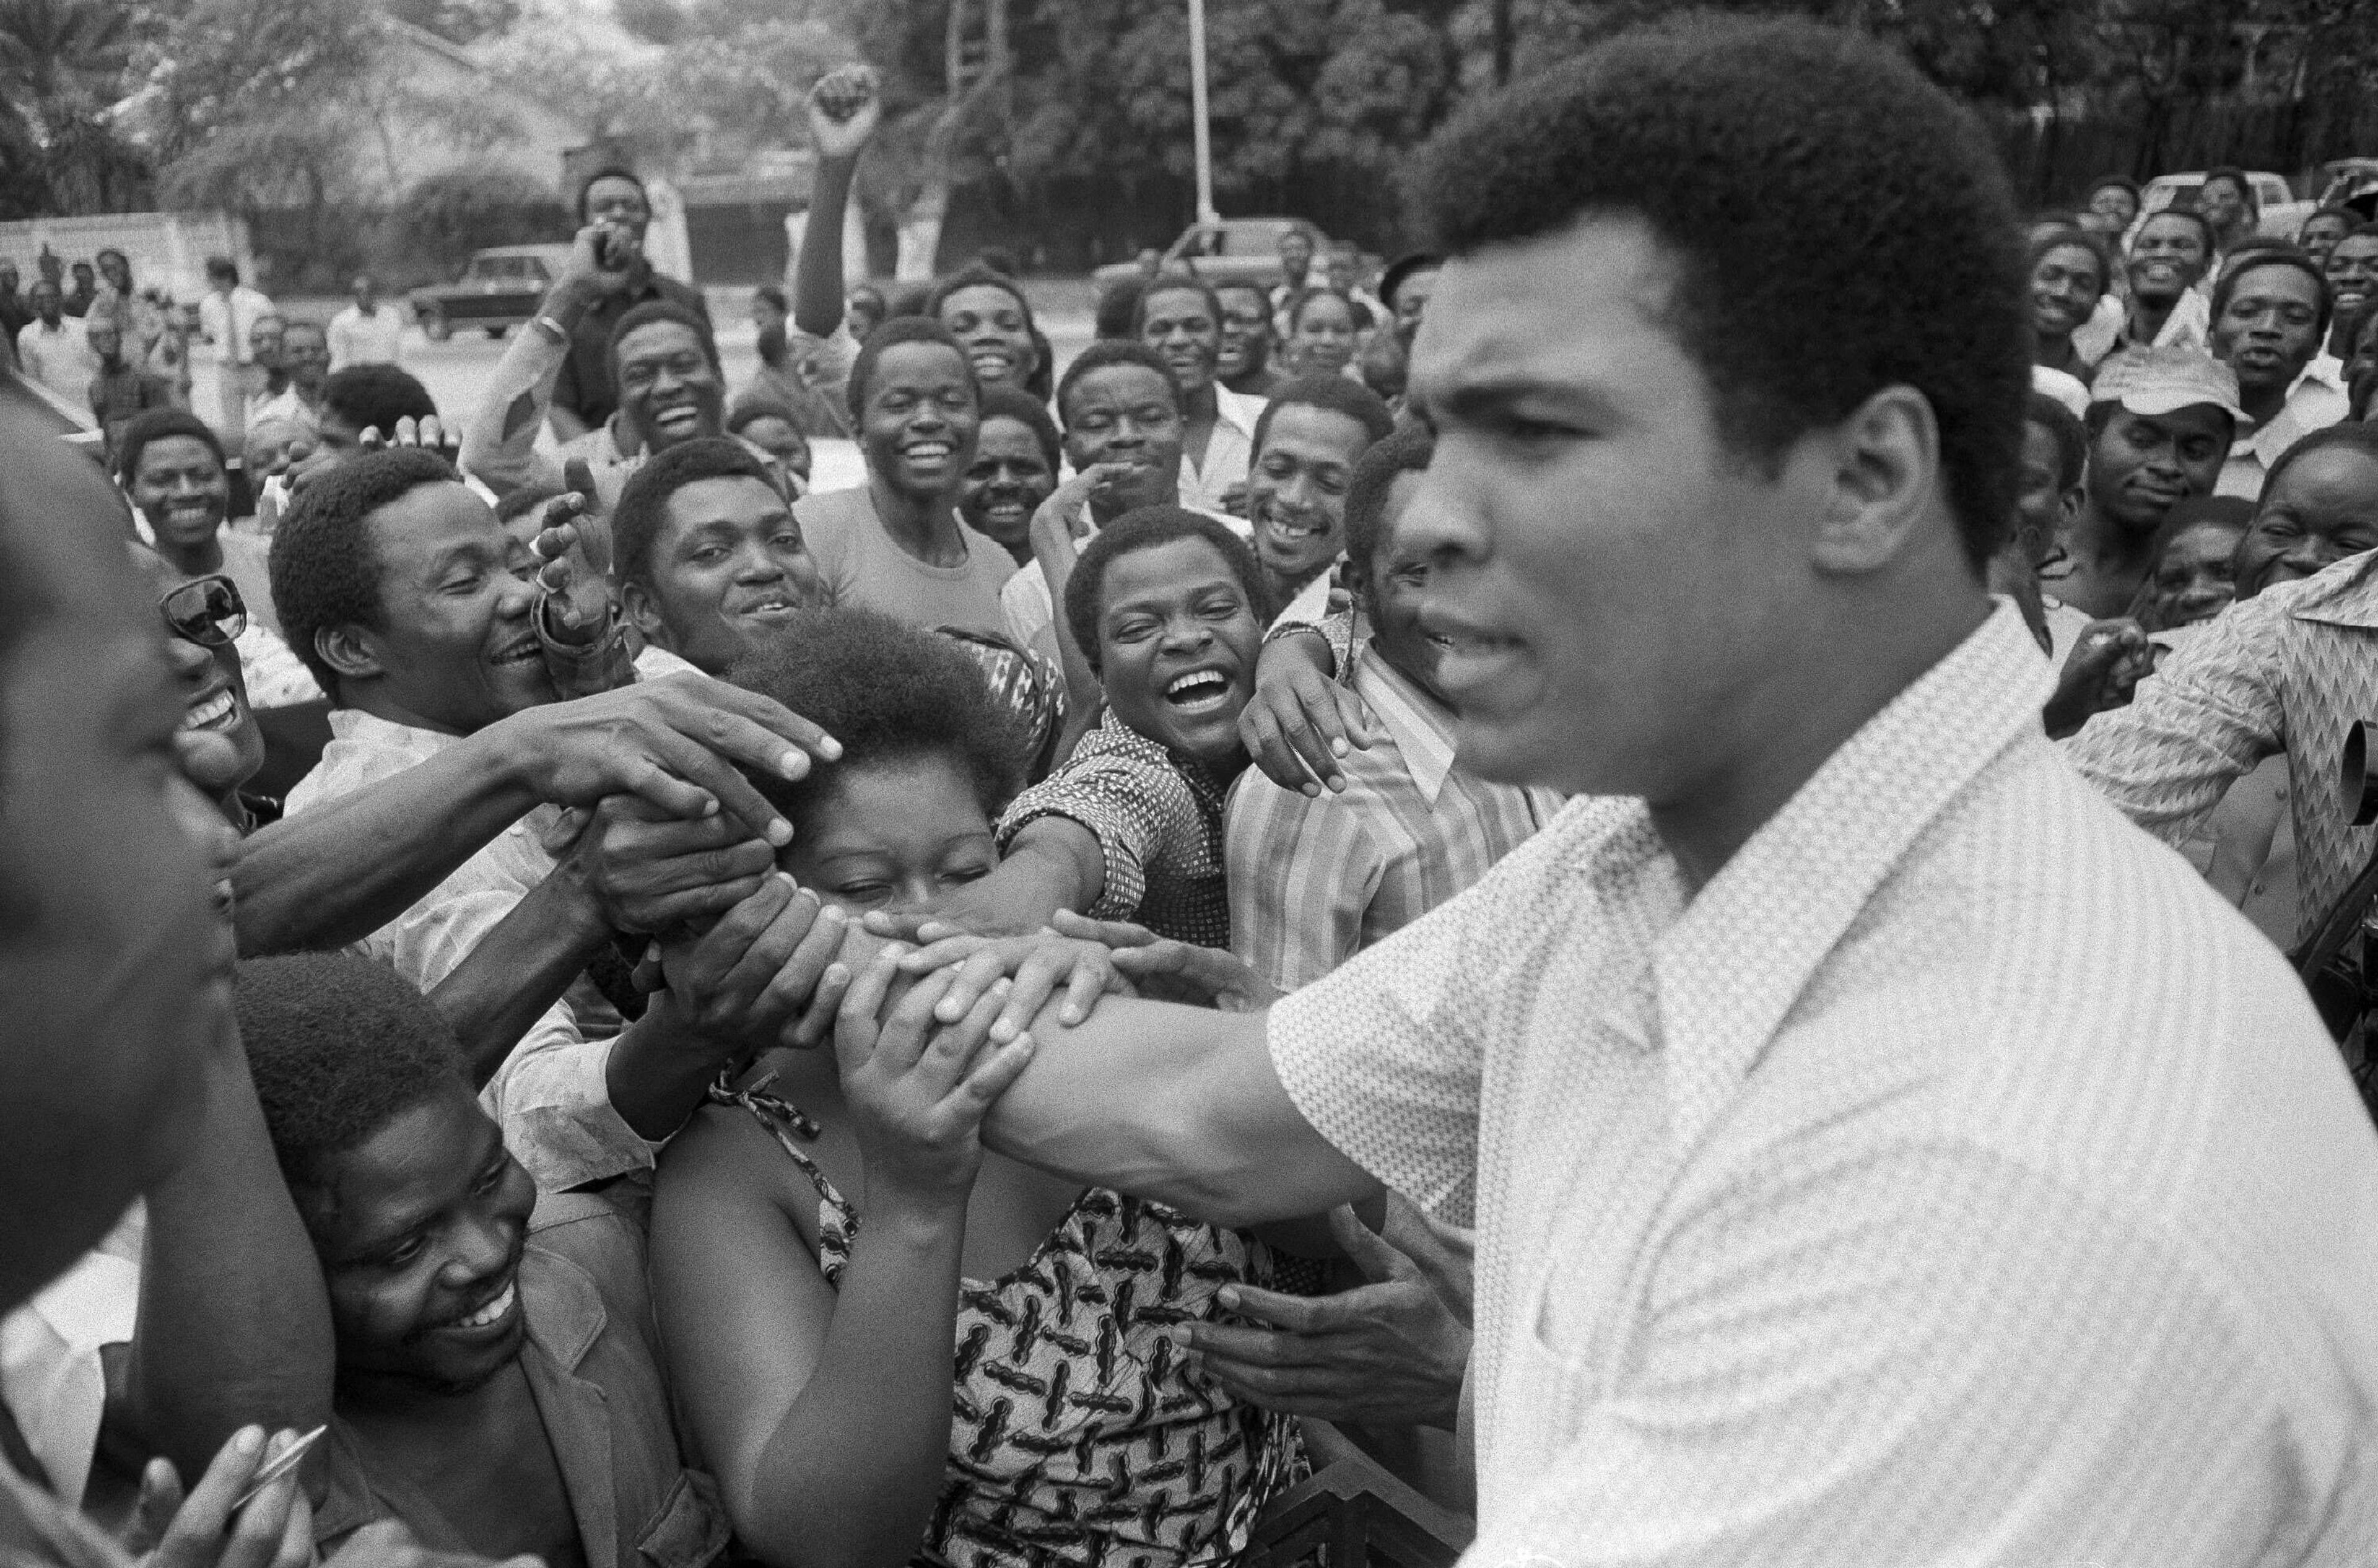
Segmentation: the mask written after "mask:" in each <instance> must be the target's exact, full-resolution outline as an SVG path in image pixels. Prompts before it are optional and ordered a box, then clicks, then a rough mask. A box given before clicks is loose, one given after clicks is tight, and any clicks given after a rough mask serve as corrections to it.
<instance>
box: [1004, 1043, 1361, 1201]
mask: <svg viewBox="0 0 2378 1568" xmlns="http://www.w3.org/2000/svg"><path fill="white" fill-rule="evenodd" d="M1062 1005H1063V999H1062V998H1060V999H1051V1002H1050V1003H1049V1005H1048V1006H1047V1007H1045V1008H1043V1009H1042V1010H1041V1012H1040V1015H1039V1017H1038V1018H1036V1019H1035V1020H1034V1021H1033V1023H1032V1037H1033V1039H1034V1040H1035V1041H1036V1042H1037V1043H1038V1047H1039V1048H1038V1049H1037V1050H1036V1051H1035V1052H1034V1054H1033V1059H1032V1064H1031V1065H1030V1066H1029V1067H1027V1068H1026V1069H1025V1070H1024V1075H1023V1076H1022V1077H1021V1078H1019V1079H1017V1080H1016V1082H1015V1086H1014V1087H1013V1088H1011V1089H1009V1090H1008V1091H1007V1093H1006V1094H1005V1095H1002V1096H1001V1097H1000V1099H999V1100H998V1102H997V1103H996V1104H994V1105H993V1106H992V1107H991V1111H990V1113H989V1114H988V1115H987V1116H986V1117H985V1118H984V1119H983V1124H982V1136H983V1143H985V1144H986V1145H987V1146H989V1147H991V1148H993V1149H996V1150H998V1151H999V1152H1000V1153H1001V1154H1003V1155H1008V1156H1009V1157H1011V1158H1013V1159H1017V1160H1022V1161H1023V1162H1025V1163H1026V1164H1027V1165H1033V1166H1038V1167H1040V1168H1041V1169H1043V1170H1049V1171H1053V1172H1055V1173H1057V1174H1058V1175H1061V1176H1063V1177H1066V1178H1068V1179H1073V1180H1076V1181H1080V1182H1082V1183H1084V1184H1085V1185H1087V1186H1098V1187H1111V1188H1114V1189H1116V1190H1117V1191H1123V1192H1128V1193H1132V1194H1134V1195H1135V1196H1137V1197H1143V1198H1153V1199H1156V1200H1157V1201H1159V1202H1160V1203H1170V1204H1171V1205H1172V1206H1173V1207H1174V1208H1177V1209H1180V1210H1182V1211H1183V1212H1184V1213H1186V1214H1190V1215H1195V1216H1196V1217H1198V1218H1200V1219H1204V1220H1207V1221H1210V1222H1211V1223H1213V1224H1216V1225H1222V1226H1230V1227H1239V1228H1243V1227H1248V1226H1253V1225H1259V1224H1262V1223H1264V1222H1266V1221H1268V1220H1279V1219H1289V1218H1292V1217H1294V1216H1297V1215H1311V1214H1318V1213H1321V1212H1323V1211H1325V1210H1327V1209H1332V1208H1335V1207H1336V1206H1337V1205H1339V1203H1352V1202H1354V1201H1356V1200H1357V1199H1361V1198H1364V1197H1367V1196H1369V1195H1370V1194H1371V1193H1372V1192H1374V1191H1375V1190H1376V1189H1377V1185H1378V1184H1377V1182H1375V1180H1373V1179H1371V1178H1370V1177H1368V1176H1367V1175H1365V1174H1364V1173H1363V1170H1362V1169H1361V1167H1358V1166H1356V1165H1355V1164H1354V1163H1353V1162H1352V1161H1351V1160H1349V1159H1348V1158H1347V1157H1346V1156H1345V1155H1342V1154H1340V1153H1339V1152H1338V1151H1337V1150H1336V1149H1335V1148H1333V1147H1331V1146H1330V1145H1329V1143H1327V1141H1326V1140H1325V1139H1323V1138H1322V1137H1321V1135H1320V1134H1319V1133H1318V1132H1316V1131H1314V1130H1313V1127H1312V1125H1311V1124H1310V1123H1308V1122H1307V1121H1306V1120H1305V1119H1304V1118H1303V1115H1302V1114H1300V1113H1299V1112H1298V1110H1297V1109H1296V1106H1295V1103H1294V1102H1293V1101H1291V1099H1290V1098H1289V1097H1288V1091H1287V1090H1286V1089H1285V1088H1284V1087H1283V1086H1282V1085H1281V1083H1280V1082H1279V1077H1278V1075H1277V1074H1276V1073H1275V1072H1274V1071H1273V1070H1272V1065H1271V1055H1270V1051H1269V1049H1268V1048H1267V1046H1266V1043H1265V1033H1264V1032H1265V1026H1266V1020H1267V1017H1268V1016H1269V1015H1268V1013H1267V1012H1217V1011H1210V1010H1207V1009H1205V1008H1195V1007H1182V1006H1178V1005H1176V1004H1174V1003H1171V1002H1157V1001H1138V1000H1133V999H1118V998H1114V997H1109V998H1106V999H1103V1000H1101V1001H1100V1002H1099V1005H1098V1007H1097V1009H1096V1010H1095V1011H1092V1012H1091V1014H1090V1016H1089V1017H1088V1018H1087V1019H1086V1020H1085V1021H1083V1022H1082V1023H1078V1024H1075V1025H1072V1026H1070V1027H1068V1026H1066V1025H1064V1024H1063V1023H1059V1022H1058V1012H1059V1010H1060V1008H1061V1007H1062Z"/></svg>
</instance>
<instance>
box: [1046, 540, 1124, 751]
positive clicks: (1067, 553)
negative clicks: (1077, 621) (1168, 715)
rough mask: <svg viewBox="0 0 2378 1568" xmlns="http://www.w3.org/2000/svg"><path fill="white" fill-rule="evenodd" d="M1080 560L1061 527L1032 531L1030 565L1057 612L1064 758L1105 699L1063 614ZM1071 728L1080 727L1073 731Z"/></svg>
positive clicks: (1078, 740)
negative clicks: (1062, 679)
mask: <svg viewBox="0 0 2378 1568" xmlns="http://www.w3.org/2000/svg"><path fill="white" fill-rule="evenodd" d="M1079 558H1080V557H1079V555H1078V553H1077V552H1076V551H1075V548H1074V536H1073V533H1072V531H1071V530H1070V529H1067V528H1064V527H1063V526H1062V525H1061V526H1060V527H1059V528H1057V529H1053V530H1051V529H1044V528H1035V529H1034V530H1033V531H1032V561H1033V565H1034V566H1035V567H1036V568H1037V569H1039V573H1040V576H1041V579H1042V581H1045V582H1047V583H1048V585H1049V603H1050V604H1053V605H1055V606H1056V608H1057V618H1056V624H1055V630H1056V633H1057V659H1058V664H1059V667H1060V669H1061V670H1062V671H1063V675H1064V677H1065V710H1066V719H1067V723H1068V725H1069V734H1068V736H1067V739H1066V741H1065V745H1064V748H1063V755H1064V756H1066V757H1070V756H1072V755H1073V754H1074V748H1075V746H1077V745H1079V744H1080V743H1081V738H1082V736H1084V735H1087V733H1088V732H1089V725H1090V724H1092V723H1094V722H1096V721H1095V715H1096V714H1097V712H1098V711H1099V704H1100V703H1101V702H1103V701H1104V700H1105V699H1106V690H1105V688H1103V687H1102V686H1100V685H1099V677H1098V672H1097V671H1095V670H1093V669H1091V668H1090V661H1089V659H1088V657H1087V655H1086V654H1084V653H1083V652H1082V645H1081V643H1080V641H1079V640H1077V639H1075V636H1074V628H1073V625H1072V621H1071V618H1070V617H1069V616H1066V615H1065V613H1064V607H1065V587H1066V584H1068V583H1070V582H1071V581H1073V580H1074V567H1075V563H1076V562H1077V561H1078V560H1079ZM1071 726H1079V727H1078V729H1072V728H1071Z"/></svg>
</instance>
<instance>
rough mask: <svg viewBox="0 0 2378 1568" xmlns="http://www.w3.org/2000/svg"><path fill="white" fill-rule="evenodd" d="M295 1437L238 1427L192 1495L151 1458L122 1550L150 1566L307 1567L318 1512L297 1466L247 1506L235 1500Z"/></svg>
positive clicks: (168, 1466)
mask: <svg viewBox="0 0 2378 1568" xmlns="http://www.w3.org/2000/svg"><path fill="white" fill-rule="evenodd" d="M295 1441H296V1434H295V1433H294V1432H286V1431H282V1432H275V1433H273V1434H271V1436H270V1438H269V1439H268V1438H267V1437H266V1435H265V1431H264V1429H263V1428H261V1427H243V1428H241V1429H240V1430H238V1431H236V1432H234V1433H233V1434H232V1437H231V1441H230V1442H226V1443H224V1444H223V1445H222V1448H221V1449H219V1450H217V1451H216V1453H215V1456H214V1460H213V1462H212V1463H211V1464H210V1465H209V1466H207V1473H206V1474H205V1475H203V1476H201V1477H199V1478H198V1486H197V1488H196V1489H195V1490H192V1491H191V1492H189V1494H188V1495H187V1496H185V1495H184V1494H183V1491H182V1478H181V1476H180V1475H179V1474H178V1473H177V1472H176V1471H175V1470H174V1465H173V1461H171V1460H169V1459H151V1460H150V1462H149V1466H148V1468H147V1469H145V1470H143V1471H142V1472H141V1473H140V1497H139V1501H138V1503H137V1504H136V1505H135V1507H134V1510H133V1515H132V1521H131V1524H130V1525H129V1526H127V1528H126V1538H125V1543H124V1544H125V1549H126V1550H127V1551H129V1552H131V1553H132V1554H133V1555H134V1556H136V1557H138V1558H140V1559H142V1561H143V1562H144V1564H145V1565H146V1568H306V1563H307V1562H310V1561H311V1560H312V1558H313V1555H314V1511H313V1509H312V1507H311V1506H310V1505H308V1504H307V1502H306V1496H305V1492H304V1490H303V1489H302V1487H301V1485H300V1478H299V1473H298V1472H297V1471H294V1470H293V1471H291V1472H290V1473H289V1474H287V1475H285V1476H283V1477H282V1478H280V1479H279V1480H276V1481H274V1482H272V1483H271V1484H270V1485H269V1486H267V1487H266V1488H265V1489H264V1490H262V1491H260V1492H258V1493H257V1495H256V1496H255V1497H254V1498H252V1499H250V1500H249V1502H248V1503H247V1505H246V1507H237V1506H235V1505H236V1504H237V1502H238V1501H239V1496H240V1493H241V1492H243V1491H245V1490H246V1488H247V1484H248V1482H249V1481H250V1480H252V1479H254V1478H255V1476H256V1473H257V1471H258V1470H260V1469H262V1468H263V1467H264V1466H265V1465H267V1464H269V1463H270V1461H271V1460H272V1459H273V1458H274V1457H275V1456H276V1455H278V1454H280V1453H281V1451H282V1449H284V1448H286V1447H288V1446H289V1445H290V1444H291V1443H292V1442H295Z"/></svg>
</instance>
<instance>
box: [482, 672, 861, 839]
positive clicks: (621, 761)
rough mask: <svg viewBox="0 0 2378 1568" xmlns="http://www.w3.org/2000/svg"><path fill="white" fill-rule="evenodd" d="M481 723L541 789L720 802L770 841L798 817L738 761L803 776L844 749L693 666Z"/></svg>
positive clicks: (673, 803) (694, 810)
mask: <svg viewBox="0 0 2378 1568" xmlns="http://www.w3.org/2000/svg"><path fill="white" fill-rule="evenodd" d="M480 733H481V734H482V735H487V736H494V737H497V738H498V739H500V740H501V741H502V742H503V743H504V749H505V752H506V755H507V756H508V758H509V759H510V766H511V767H512V768H513V769H515V770H516V771H517V772H518V773H519V774H520V776H521V777H522V779H523V780H524V782H525V783H526V784H528V786H529V787H530V788H531V789H532V790H534V792H535V795H536V797H537V798H538V799H540V800H546V801H551V802H553V803H555V804H557V805H562V806H576V807H581V808H587V809H592V808H594V807H595V805H596V804H597V803H599V802H600V801H601V800H602V799H603V797H604V796H608V795H619V794H623V793H624V794H629V795H634V796H641V797H642V798H643V799H645V800H647V801H650V802H651V803H652V804H653V805H655V806H656V807H658V808H660V809H662V810H663V811H666V812H668V813H669V814H671V815H673V816H678V817H708V816H711V815H713V814H715V813H716V812H718V811H719V810H720V809H721V808H724V809H725V810H726V812H727V814H728V815H730V816H733V817H734V818H736V819H737V820H739V821H741V822H742V823H743V824H744V825H745V826H746V827H748V828H750V829H751V831H752V832H755V833H758V834H760V835H761V836H762V837H763V838H764V839H765V840H767V842H768V843H770V844H789V843H790V842H792V836H793V830H792V824H790V823H789V822H787V821H786V820H784V818H783V817H782V816H781V815H779V814H778V812H777V810H776V808H775V807H773V806H771V805H769V804H768V801H767V798H766V797H765V796H763V795H762V794H761V793H760V792H759V791H758V790H757V789H754V788H753V787H752V785H751V780H750V779H748V778H745V777H744V776H743V774H742V773H741V772H739V770H738V766H737V765H738V764H740V765H741V766H742V767H747V768H753V769H757V770H760V771H762V772H769V773H773V774H775V775H776V776H777V777H778V778H784V779H799V778H802V777H805V776H806V775H807V774H808V772H809V771H810V766H811V762H810V759H811V757H816V758H818V759H820V760H824V761H829V762H831V761H833V760H835V759H836V758H838V757H840V756H841V755H842V748H841V746H840V745H839V744H838V743H837V742H835V739H834V737H833V736H829V735H827V734H826V733H825V732H824V731H823V730H821V729H819V728H818V727H817V726H816V725H815V724H811V723H810V722H809V721H808V720H807V719H803V718H800V717H799V716H797V715H795V714H793V713H790V712H787V711H786V710H785V709H784V708H783V707H782V706H780V705H779V704H777V703H775V702H772V701H770V700H768V699H766V698H764V697H761V696H758V695H757V694H755V693H752V692H749V691H745V690H744V689H743V688H740V687H738V686H730V685H728V684H727V682H725V681H722V680H713V679H712V678H711V677H710V676H696V675H681V676H669V677H667V679H665V680H646V681H638V682H637V683H636V684H635V685H633V686H625V687H620V688H618V689H616V690H612V691H606V692H603V693H601V694H600V695H597V696H594V697H583V698H580V699H578V700H575V701H570V702H547V703H544V704H542V705H540V706H537V707H534V708H529V709H524V710H522V712H518V713H514V714H513V715H511V716H510V718H507V719H502V720H499V721H498V722H497V723H496V724H491V725H489V726H488V728H487V729H486V730H483V731H481V732H480Z"/></svg>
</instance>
